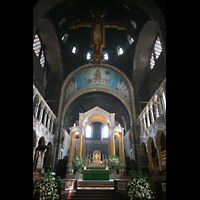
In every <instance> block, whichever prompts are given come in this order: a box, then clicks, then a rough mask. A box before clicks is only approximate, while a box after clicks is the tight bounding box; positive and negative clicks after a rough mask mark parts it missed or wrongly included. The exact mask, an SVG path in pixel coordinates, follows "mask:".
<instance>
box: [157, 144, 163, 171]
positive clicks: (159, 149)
mask: <svg viewBox="0 0 200 200" xmlns="http://www.w3.org/2000/svg"><path fill="white" fill-rule="evenodd" d="M161 148H162V145H156V150H157V155H158V164H159V171H162V155H161Z"/></svg>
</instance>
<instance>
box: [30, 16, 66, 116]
mask: <svg viewBox="0 0 200 200" xmlns="http://www.w3.org/2000/svg"><path fill="white" fill-rule="evenodd" d="M37 32H38V34H39V36H40V39H41V43H42V45H43V46H44V53H45V60H46V66H47V67H46V68H45V69H44V70H45V72H44V81H43V83H44V87H45V99H47V100H48V99H51V101H50V102H48V105H49V106H50V107H51V109H52V110H53V112H54V113H55V114H56V113H57V111H58V104H59V93H60V89H61V85H62V61H61V53H60V47H59V41H58V38H57V35H56V31H55V29H54V27H53V25H52V23H51V22H50V21H49V20H48V19H46V18H43V19H41V20H40V22H39V23H38V26H37ZM33 70H34V69H33ZM34 71H35V70H34ZM36 82H37V80H36ZM38 84H40V83H38ZM38 84H37V85H38ZM55 94H57V95H55Z"/></svg>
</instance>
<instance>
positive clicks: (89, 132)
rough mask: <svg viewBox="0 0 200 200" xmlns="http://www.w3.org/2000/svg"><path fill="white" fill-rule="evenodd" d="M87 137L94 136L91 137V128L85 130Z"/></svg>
mask: <svg viewBox="0 0 200 200" xmlns="http://www.w3.org/2000/svg"><path fill="white" fill-rule="evenodd" d="M85 137H87V138H91V137H92V135H91V126H89V125H88V126H87V127H86V129H85Z"/></svg>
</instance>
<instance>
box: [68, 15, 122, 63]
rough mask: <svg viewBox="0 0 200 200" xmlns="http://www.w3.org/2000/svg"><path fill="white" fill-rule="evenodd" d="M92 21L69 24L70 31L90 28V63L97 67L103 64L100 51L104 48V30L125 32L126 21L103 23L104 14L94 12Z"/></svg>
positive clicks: (75, 21) (76, 21)
mask: <svg viewBox="0 0 200 200" xmlns="http://www.w3.org/2000/svg"><path fill="white" fill-rule="evenodd" d="M91 16H92V17H93V18H94V20H93V21H90V22H80V21H78V20H76V19H75V20H72V21H71V22H70V26H69V28H70V29H78V27H91V37H90V38H91V47H92V48H93V55H92V59H91V62H93V64H94V65H99V64H101V63H102V62H105V60H104V59H103V55H102V50H103V48H105V28H117V30H126V21H116V22H105V21H104V20H102V18H103V17H105V12H102V11H94V12H92V15H91Z"/></svg>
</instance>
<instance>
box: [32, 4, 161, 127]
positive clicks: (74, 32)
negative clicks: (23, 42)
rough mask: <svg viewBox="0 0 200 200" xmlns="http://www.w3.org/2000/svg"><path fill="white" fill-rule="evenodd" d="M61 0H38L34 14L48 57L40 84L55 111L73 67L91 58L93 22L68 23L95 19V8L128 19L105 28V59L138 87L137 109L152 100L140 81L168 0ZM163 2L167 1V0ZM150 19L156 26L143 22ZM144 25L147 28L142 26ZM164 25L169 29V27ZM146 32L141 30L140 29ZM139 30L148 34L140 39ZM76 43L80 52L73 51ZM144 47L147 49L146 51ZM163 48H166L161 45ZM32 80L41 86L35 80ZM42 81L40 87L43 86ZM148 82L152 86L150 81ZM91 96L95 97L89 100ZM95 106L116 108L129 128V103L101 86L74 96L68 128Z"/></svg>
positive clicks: (106, 15)
mask: <svg viewBox="0 0 200 200" xmlns="http://www.w3.org/2000/svg"><path fill="white" fill-rule="evenodd" d="M57 2H61V3H56V0H55V1H53V0H51V1H48V3H47V4H48V5H45V4H44V1H43V2H41V1H38V3H37V5H36V3H35V4H34V5H35V8H36V9H35V10H36V11H37V15H38V16H37V15H35V16H34V20H33V24H34V29H35V30H34V31H33V33H34V35H33V37H34V36H35V34H36V33H38V35H39V36H40V38H41V41H42V44H43V49H44V54H45V57H46V68H44V74H45V75H44V77H45V78H44V85H43V86H41V85H40V84H38V85H40V87H41V88H42V87H44V93H42V92H41V93H42V95H43V96H44V99H45V100H46V101H47V103H48V105H49V106H50V107H51V109H52V110H53V112H54V113H55V115H57V112H58V105H59V98H60V91H61V87H62V84H63V82H64V80H65V79H66V77H67V76H68V75H69V73H70V72H72V71H74V70H75V69H77V68H78V67H80V66H82V65H85V64H88V63H89V60H87V53H88V52H89V51H92V48H91V32H92V31H91V27H78V29H70V23H71V22H72V20H78V21H79V22H91V21H92V20H94V18H93V17H92V12H94V11H103V12H104V17H103V18H102V21H104V22H117V21H119V20H122V21H125V23H126V29H125V30H117V28H105V47H104V48H103V51H106V52H107V53H108V57H109V59H108V60H107V61H106V62H105V63H106V64H110V65H113V66H114V67H117V68H118V69H120V70H121V71H123V72H124V73H125V74H126V75H127V77H128V78H129V79H130V81H131V83H132V85H133V88H134V92H135V104H136V113H137V114H138V113H139V111H140V110H141V108H140V101H145V102H146V101H148V98H147V97H146V96H147V95H146V96H144V97H143V96H142V95H141V94H139V93H140V91H139V90H140V87H139V84H138V83H140V82H141V85H142V83H144V81H143V79H144V77H145V74H144V72H145V70H146V69H147V67H146V66H145V65H147V64H148V63H149V60H150V53H151V49H152V47H153V44H154V41H155V39H156V37H157V34H159V33H158V32H157V31H158V30H160V26H162V25H163V24H165V23H162V22H163V21H164V20H163V16H162V15H164V19H165V0H163V1H159V0H155V2H156V4H155V3H154V2H153V0H150V1H148V2H147V3H146V2H145V0H141V1H139V0H135V1H134V0H57ZM134 2H135V3H134ZM160 2H164V6H163V4H162V3H160ZM157 4H158V6H157ZM52 5H55V6H52ZM136 5H137V6H136ZM41 7H42V8H41ZM46 7H47V9H46V10H48V11H45V12H46V13H45V12H44V11H43V10H42V9H44V10H45V8H46ZM49 8H50V9H49ZM159 9H161V12H162V13H161V12H160V10H159ZM35 10H34V11H35ZM42 12H43V13H42ZM41 13H42V14H41ZM147 13H149V14H147ZM149 15H151V17H150V16H149ZM40 16H41V18H40ZM149 21H150V22H151V23H149V24H150V25H151V24H153V26H151V27H153V28H151V29H152V31H151V30H150V31H149V29H148V27H150V25H149V26H148V27H147V26H145V24H147V23H148V22H149ZM158 21H159V22H158ZM158 24H159V25H158ZM163 26H165V25H163ZM144 27H147V28H145V29H144ZM163 30H164V31H165V28H164V29H163ZM142 32H143V34H141V33H142ZM128 35H129V37H131V38H132V39H133V40H134V41H133V43H132V44H130V43H129V41H128V39H127V36H128ZM141 35H145V37H143V39H142V40H140V38H141ZM164 35H165V34H164ZM164 39H165V38H164ZM138 44H140V48H138ZM118 46H120V47H121V48H122V49H123V54H122V55H118V53H117V47H118ZM73 47H77V49H78V51H77V53H73V52H72V49H73ZM144 48H145V50H146V52H147V53H146V55H145V56H142V55H143V54H144ZM163 51H165V50H164V49H163ZM136 53H137V59H138V60H139V61H141V62H142V64H143V65H144V66H143V68H142V67H141V62H135V63H134V61H135V59H136V58H135V57H134V56H135V55H136ZM144 61H145V62H144ZM137 63H139V64H138V66H139V67H138V66H137V68H134V67H135V66H134V65H136V64H137ZM35 71H37V70H35ZM146 71H147V70H146ZM35 73H36V72H35ZM145 73H146V72H145ZM40 76H41V73H40V72H39V70H38V71H37V77H36V78H37V79H38V77H40ZM41 79H42V78H41ZM39 80H40V79H39ZM146 82H147V81H146ZM34 84H36V86H37V81H35V82H34ZM136 86H137V87H136ZM40 87H38V88H39V89H40ZM146 88H148V85H147V86H146ZM155 88H156V87H155ZM41 91H42V89H41ZM141 91H142V94H147V92H146V90H141ZM88 102H89V103H90V102H93V103H91V104H88ZM144 105H145V104H144ZM95 106H99V107H101V108H102V109H104V110H106V111H108V112H114V113H118V114H117V115H116V120H117V121H118V122H119V123H120V124H123V125H124V126H125V124H124V121H123V120H122V116H123V117H124V119H125V121H126V126H127V129H128V128H130V124H129V119H130V118H129V115H128V112H127V110H126V108H125V107H124V106H123V105H122V103H121V102H120V101H119V100H118V99H116V98H115V97H114V96H112V95H110V94H106V93H103V92H102V93H92V92H91V93H87V94H84V95H81V96H80V97H79V98H78V99H76V100H75V101H74V102H73V103H72V105H71V107H70V108H69V110H68V112H67V113H66V115H65V128H66V129H68V128H69V127H70V126H72V125H73V123H74V122H75V121H76V120H78V113H79V112H85V111H87V110H88V109H91V108H92V107H95Z"/></svg>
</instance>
